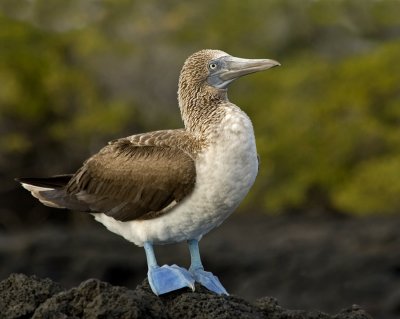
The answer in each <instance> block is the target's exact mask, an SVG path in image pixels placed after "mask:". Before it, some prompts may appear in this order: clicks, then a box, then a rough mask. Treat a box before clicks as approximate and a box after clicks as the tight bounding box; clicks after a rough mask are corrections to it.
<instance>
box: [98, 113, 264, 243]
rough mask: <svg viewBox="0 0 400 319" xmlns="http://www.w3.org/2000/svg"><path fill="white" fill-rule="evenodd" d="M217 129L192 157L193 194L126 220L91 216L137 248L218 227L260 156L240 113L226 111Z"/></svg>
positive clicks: (199, 234) (249, 180)
mask: <svg viewBox="0 0 400 319" xmlns="http://www.w3.org/2000/svg"><path fill="white" fill-rule="evenodd" d="M216 132H217V134H218V139H216V142H215V143H213V144H211V145H209V147H208V148H207V149H206V151H205V152H203V153H201V154H199V156H198V158H197V159H196V185H195V188H194V190H193V192H192V193H191V194H190V195H189V196H188V197H187V198H185V199H184V200H183V201H182V202H180V203H179V204H178V205H177V206H175V207H174V208H173V209H172V210H171V211H170V212H169V213H167V214H165V215H163V216H161V217H158V218H155V219H150V220H140V221H129V222H120V221H117V220H115V219H114V218H112V217H108V216H106V215H104V214H93V215H94V216H95V219H96V220H97V221H99V222H101V223H102V224H104V225H105V226H106V227H107V228H108V229H109V230H110V231H112V232H115V233H117V234H119V235H121V236H123V237H124V238H125V239H127V240H129V241H131V242H134V243H135V244H136V245H138V246H143V244H144V242H146V241H150V242H153V243H155V244H166V243H172V242H180V241H184V240H188V239H195V238H201V237H202V235H204V234H205V233H207V232H209V231H210V230H211V229H213V228H214V227H216V226H218V225H220V224H221V223H222V222H223V221H224V220H225V219H226V218H227V217H228V216H229V215H230V214H231V213H232V212H233V210H234V209H235V208H236V207H237V206H238V205H239V204H240V202H241V201H242V200H243V198H244V196H245V195H246V194H247V193H248V191H249V189H250V187H251V186H252V185H253V183H254V180H255V178H256V175H257V171H258V160H257V151H256V145H255V140H254V133H253V127H252V124H251V121H250V119H249V118H248V117H247V115H245V114H244V113H243V112H241V111H240V110H238V109H233V110H229V112H227V115H226V116H225V118H224V120H223V121H222V122H221V123H220V126H219V128H217V130H216Z"/></svg>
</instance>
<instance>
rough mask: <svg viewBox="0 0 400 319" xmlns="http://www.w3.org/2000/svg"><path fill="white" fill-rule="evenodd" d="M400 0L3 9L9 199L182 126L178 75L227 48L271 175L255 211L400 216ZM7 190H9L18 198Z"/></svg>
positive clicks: (1, 95) (2, 120) (0, 118)
mask: <svg viewBox="0 0 400 319" xmlns="http://www.w3.org/2000/svg"><path fill="white" fill-rule="evenodd" d="M398 12H400V1H396V0H387V1H372V0H371V1H364V0H352V1H344V0H343V1H333V0H332V1H328V0H325V1H322V0H321V1H296V0H279V1H278V0H275V1H256V0H252V1H240V0H234V1H228V0H223V1H218V2H215V1H211V0H206V1H201V2H196V3H193V2H182V1H172V0H171V1H156V0H152V1H146V2H141V1H112V0H104V1H100V0H98V1H83V0H71V1H61V0H58V1H52V2H51V5H49V2H48V1H44V0H33V1H13V0H1V1H0V83H1V85H0V176H1V178H2V183H1V184H2V185H1V187H0V196H9V195H4V194H6V193H5V192H6V191H7V190H9V189H12V188H14V187H16V186H17V185H15V184H14V183H13V181H12V179H13V177H15V176H21V175H27V174H32V173H33V174H34V175H41V174H43V173H45V174H56V173H60V172H65V171H70V172H72V171H74V170H75V169H76V168H77V167H78V166H79V164H80V163H81V161H82V160H84V159H85V158H86V157H88V156H89V155H90V154H91V153H93V152H95V151H97V150H98V149H99V148H100V147H101V146H102V145H103V144H104V143H106V141H108V140H111V139H114V138H116V137H119V136H124V135H129V134H135V133H139V132H142V131H147V130H153V129H162V128H167V127H168V128H174V127H179V126H181V123H180V119H179V111H178V108H177V102H176V86H177V78H178V74H179V68H180V67H181V65H182V62H183V61H184V59H185V58H186V56H188V55H189V54H190V53H192V52H194V51H196V50H198V49H201V48H206V47H207V48H218V49H222V50H225V51H227V52H229V53H230V54H233V55H236V56H241V57H250V58H251V57H254V58H261V57H267V58H273V59H276V60H278V61H280V62H281V63H282V65H283V66H282V67H281V68H279V69H273V70H271V71H268V72H265V73H260V74H256V75H253V76H251V77H248V78H245V79H242V80H240V83H235V84H233V85H232V88H231V92H230V99H231V100H232V101H233V102H235V103H236V104H238V105H239V106H241V107H242V108H243V109H244V110H245V111H246V112H247V113H248V114H249V115H250V117H251V118H252V119H253V122H254V127H255V130H256V136H257V145H258V150H259V153H260V157H261V166H260V174H259V177H258V179H257V181H256V184H255V186H254V188H253V190H252V192H251V193H250V195H249V197H248V198H247V200H246V202H245V203H244V205H242V209H243V210H248V209H252V210H257V211H266V212H272V213H278V212H284V211H288V210H293V211H314V210H317V211H332V212H335V211H342V212H348V213H354V214H360V215H363V214H371V213H397V212H399V211H400V63H399V58H400V37H399V36H400V20H399V18H398ZM7 194H8V193H7Z"/></svg>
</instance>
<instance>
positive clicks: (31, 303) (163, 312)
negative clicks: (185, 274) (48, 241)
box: [0, 274, 371, 319]
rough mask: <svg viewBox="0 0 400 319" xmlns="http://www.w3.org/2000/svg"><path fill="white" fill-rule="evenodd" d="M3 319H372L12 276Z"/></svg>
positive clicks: (201, 292)
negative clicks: (63, 286)
mask: <svg viewBox="0 0 400 319" xmlns="http://www.w3.org/2000/svg"><path fill="white" fill-rule="evenodd" d="M0 318H1V319H11V318H12V319H17V318H18V319H22V318H33V319H39V318H40V319H46V318H48V319H50V318H51V319H58V318H60V319H61V318H118V319H128V318H129V319H130V318H132V319H134V318H141V319H146V318H157V319H174V318H193V319H195V318H210V319H211V318H213V319H219V318H244V319H246V318H249V319H250V318H260V319H262V318H265V319H266V318H268V319H284V318H286V319H297V318H298V319H329V318H332V319H371V317H370V316H369V315H368V314H367V313H366V312H365V311H364V310H362V309H361V308H360V307H359V306H352V307H350V308H348V309H345V310H343V311H341V312H340V313H339V314H337V315H335V316H330V315H328V314H326V313H323V312H319V311H305V310H287V309H284V308H282V307H281V306H279V304H278V301H277V300H276V299H274V298H270V297H264V298H261V299H259V300H257V301H256V302H255V303H250V302H248V301H246V300H244V299H242V298H239V297H236V296H218V295H216V294H214V293H211V292H210V291H208V290H207V289H205V288H204V287H201V286H199V285H196V291H195V292H192V291H190V290H189V289H181V290H179V291H175V292H172V293H169V294H166V295H163V296H161V297H157V296H155V295H154V294H153V293H152V292H151V290H150V287H149V284H148V281H147V279H145V280H144V281H143V282H142V284H140V285H138V286H137V287H136V289H135V290H129V289H127V288H124V287H117V286H112V285H110V284H108V283H105V282H102V281H99V280H97V279H89V280H86V281H84V282H82V283H81V284H80V285H79V286H78V287H75V288H72V289H64V288H62V287H61V286H60V285H59V284H57V283H54V282H52V281H51V280H50V279H39V278H37V277H36V276H31V277H28V276H25V275H22V274H12V275H10V276H9V277H8V278H7V279H5V280H3V281H2V282H0Z"/></svg>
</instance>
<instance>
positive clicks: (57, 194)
mask: <svg viewBox="0 0 400 319" xmlns="http://www.w3.org/2000/svg"><path fill="white" fill-rule="evenodd" d="M72 176H73V175H70V174H68V175H56V176H52V177H22V178H16V179H15V180H16V181H18V182H20V183H21V185H22V187H24V188H25V189H27V190H28V191H30V192H31V194H32V196H33V197H36V198H37V199H38V200H39V201H40V202H41V203H42V204H44V205H46V206H50V207H55V208H68V209H73V210H80V211H87V210H88V209H89V208H88V207H87V205H86V204H85V203H82V202H80V201H79V200H78V199H77V198H76V196H74V195H70V194H67V192H66V190H65V186H66V185H67V184H68V182H69V181H70V179H71V177H72Z"/></svg>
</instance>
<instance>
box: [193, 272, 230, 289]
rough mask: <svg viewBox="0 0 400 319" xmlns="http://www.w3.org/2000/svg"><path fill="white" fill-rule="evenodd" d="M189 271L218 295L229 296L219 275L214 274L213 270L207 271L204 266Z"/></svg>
mask: <svg viewBox="0 0 400 319" xmlns="http://www.w3.org/2000/svg"><path fill="white" fill-rule="evenodd" d="M189 271H190V273H191V274H192V275H193V277H194V279H195V280H196V281H197V282H198V283H200V284H201V285H202V286H204V287H206V288H207V289H208V290H211V291H213V292H215V293H217V294H218V295H227V296H229V294H228V292H227V291H226V289H225V288H224V286H222V284H221V282H220V281H219V279H218V277H217V276H214V275H213V274H212V273H211V272H208V271H205V270H204V269H203V268H197V269H189Z"/></svg>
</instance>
